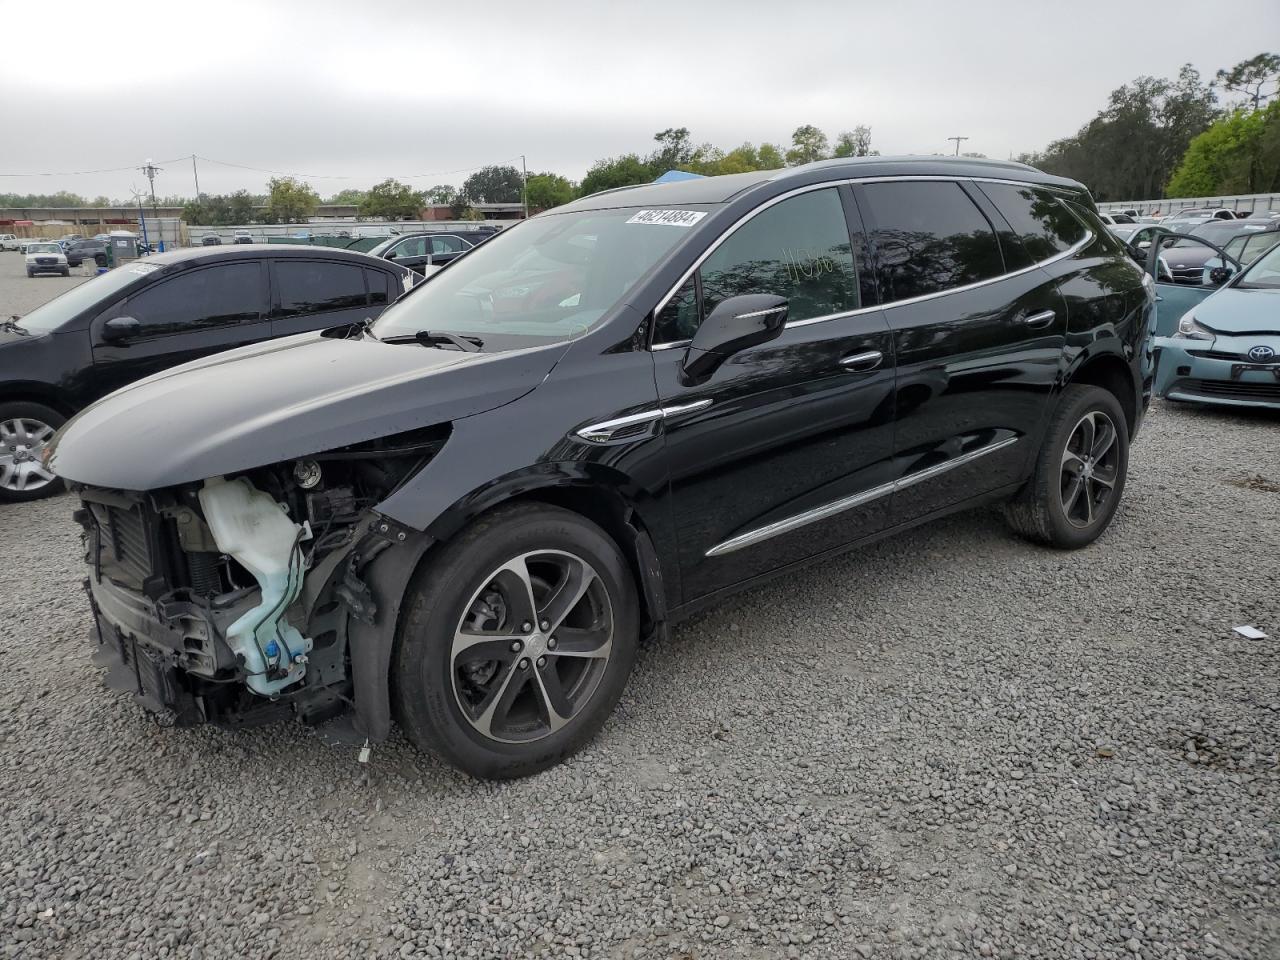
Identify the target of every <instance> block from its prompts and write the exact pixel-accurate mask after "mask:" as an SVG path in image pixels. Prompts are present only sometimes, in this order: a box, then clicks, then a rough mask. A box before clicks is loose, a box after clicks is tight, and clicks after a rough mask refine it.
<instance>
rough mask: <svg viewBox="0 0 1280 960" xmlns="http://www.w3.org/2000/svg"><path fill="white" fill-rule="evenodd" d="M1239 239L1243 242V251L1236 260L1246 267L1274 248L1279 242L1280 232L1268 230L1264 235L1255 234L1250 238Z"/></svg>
mask: <svg viewBox="0 0 1280 960" xmlns="http://www.w3.org/2000/svg"><path fill="white" fill-rule="evenodd" d="M1240 239H1241V240H1243V241H1244V249H1243V251H1242V252H1241V253H1240V254H1239V255H1238V256H1237V257H1236V259H1237V260H1239V261H1240V262H1241V263H1242V264H1244V265H1245V266H1248V265H1249V264H1251V263H1253V261H1255V260H1257V259H1258V258H1259V257H1260V256H1262V255H1263V254H1264V253H1266V252H1267V251H1268V250H1270V249H1271V248H1272V247H1274V246H1275V245H1276V243H1277V242H1280V231H1276V230H1270V231H1268V232H1266V233H1255V234H1254V235H1253V236H1251V237H1241V238H1240Z"/></svg>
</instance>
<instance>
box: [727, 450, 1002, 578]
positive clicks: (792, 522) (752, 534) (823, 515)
mask: <svg viewBox="0 0 1280 960" xmlns="http://www.w3.org/2000/svg"><path fill="white" fill-rule="evenodd" d="M1019 439H1021V438H1020V437H1006V438H1005V439H1003V440H997V441H995V442H994V443H988V444H987V445H986V446H983V447H979V448H978V449H976V450H970V451H969V452H968V453H962V454H961V455H960V456H958V457H952V458H951V459H950V460H944V461H943V462H942V463H939V464H935V465H934V466H932V467H926V468H925V469H924V470H920V471H918V472H916V473H913V474H910V475H908V476H905V477H902V478H900V479H898V480H895V481H893V482H892V483H882V484H881V485H880V486H878V487H872V488H871V489H869V490H863V491H862V492H861V493H855V494H854V495H853V496H850V497H843V498H841V499H839V500H833V501H832V502H831V503H827V504H823V505H822V506H820V507H814V508H813V509H812V510H806V511H805V512H804V513H797V514H796V515H795V516H792V517H787V518H786V519H785V520H777V521H775V522H773V523H770V524H766V525H765V526H763V527H757V528H756V529H754V530H748V531H747V532H746V533H741V534H738V536H736V537H730V538H729V539H728V540H725V541H724V542H723V543H717V544H716V545H715V546H714V547H712V548H711V549H710V550H708V551H707V552H706V556H708V557H721V556H724V555H725V554H726V553H733V552H734V551H735V550H741V549H742V548H743V547H749V546H751V545H752V544H756V543H760V542H761V541H762V540H769V539H771V538H773V537H776V536H779V535H781V534H784V533H790V532H791V531H792V530H798V529H799V528H800V527H805V526H808V525H809V524H811V523H817V522H818V521H819V520H825V519H827V518H828V517H834V516H835V515H836V514H838V513H843V512H844V511H846V510H851V509H853V508H854V507H859V506H861V505H862V504H864V503H870V502H871V501H872V500H878V499H879V498H880V497H884V496H887V495H888V494H891V493H893V492H894V491H896V490H902V489H905V488H906V487H911V486H914V485H915V484H917V483H922V482H924V481H925V480H932V479H933V478H934V477H938V476H941V475H942V474H944V473H947V472H948V471H950V470H954V469H956V468H957V467H963V466H964V465H965V464H968V463H972V462H973V461H974V460H977V459H978V458H980V457H985V456H986V455H987V454H989V453H995V452H996V451H997V450H1003V449H1004V448H1005V447H1008V446H1011V445H1013V444H1015V443H1017V442H1018V440H1019Z"/></svg>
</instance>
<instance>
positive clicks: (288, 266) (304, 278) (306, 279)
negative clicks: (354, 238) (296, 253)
mask: <svg viewBox="0 0 1280 960" xmlns="http://www.w3.org/2000/svg"><path fill="white" fill-rule="evenodd" d="M276 284H277V286H278V287H279V301H280V311H281V313H284V314H288V315H294V314H309V313H324V312H326V311H329V310H350V309H353V308H355V307H363V306H364V305H365V292H364V271H363V270H361V269H360V268H359V267H357V266H355V265H354V264H350V263H326V262H324V261H321V260H277V261H276Z"/></svg>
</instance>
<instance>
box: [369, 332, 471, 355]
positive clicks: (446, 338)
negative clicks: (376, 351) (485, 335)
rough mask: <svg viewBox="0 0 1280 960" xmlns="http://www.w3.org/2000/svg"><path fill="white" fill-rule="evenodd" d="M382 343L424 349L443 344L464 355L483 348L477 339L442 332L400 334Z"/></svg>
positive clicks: (387, 338) (384, 339) (385, 339)
mask: <svg viewBox="0 0 1280 960" xmlns="http://www.w3.org/2000/svg"><path fill="white" fill-rule="evenodd" d="M382 342H383V343H420V344H422V345H423V346H424V347H439V346H442V345H444V344H449V345H450V346H454V347H457V348H458V349H459V350H462V351H464V352H466V353H475V352H476V351H478V350H479V349H480V348H481V347H483V346H484V341H483V340H481V339H480V338H479V337H465V336H462V335H461V334H457V333H446V332H445V331H443V330H419V331H418V332H417V333H409V334H402V335H400V336H396V337H384V338H383V340H382Z"/></svg>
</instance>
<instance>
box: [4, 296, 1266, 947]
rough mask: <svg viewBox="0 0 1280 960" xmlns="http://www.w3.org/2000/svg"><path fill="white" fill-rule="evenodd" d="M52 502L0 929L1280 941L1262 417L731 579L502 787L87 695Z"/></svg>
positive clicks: (16, 727)
mask: <svg viewBox="0 0 1280 960" xmlns="http://www.w3.org/2000/svg"><path fill="white" fill-rule="evenodd" d="M18 283H19V284H22V285H25V284H28V283H31V284H39V285H40V286H42V287H43V286H44V285H45V284H46V283H48V284H49V285H53V284H55V283H60V284H65V283H66V281H60V280H59V281H55V280H49V281H45V280H39V281H27V280H26V278H25V277H23V278H21V280H20V281H18ZM6 290H7V287H4V286H0V305H5V306H9V309H8V311H7V312H21V311H20V310H15V309H14V308H13V307H12V306H11V305H10V304H7V303H5V299H6V298H5V292H6ZM46 295H47V294H46ZM29 307H30V305H28V307H27V308H28V309H29ZM72 507H73V503H72V501H71V500H70V499H69V498H68V497H65V496H63V497H59V498H56V499H53V500H50V501H44V502H40V503H36V504H28V505H23V506H0V610H3V611H4V613H5V616H4V617H3V618H2V619H0V654H2V655H3V662H4V664H5V667H4V669H3V670H0V956H5V957H22V958H24V960H25V958H53V957H58V958H90V957H92V958H95V960H96V958H112V957H120V958H138V960H141V958H151V957H174V958H197V957H199V958H203V960H211V958H215V957H227V958H241V957H277V958H282V960H287V958H299V960H302V958H307V960H310V958H324V957H335V958H365V957H388V958H393V957H411V956H431V957H495V956H529V955H532V956H548V957H550V956H555V957H564V956H573V957H625V958H632V957H646V958H681V960H693V958H698V960H704V958H718V957H727V958H777V957H805V958H808V957H814V958H855V960H856V958H868V957H871V958H903V957H911V958H926V957H928V958H933V957H941V956H978V957H1005V958H1019V960H1021V958H1025V957H1125V958H1135V957H1136V958H1146V957H1178V958H1187V960H1198V958H1202V957H1240V958H1245V957H1249V958H1259V960H1262V958H1267V960H1271V958H1275V957H1277V956H1280V886H1278V885H1280V822H1278V821H1280V680H1278V673H1280V671H1278V669H1277V651H1278V648H1280V641H1278V640H1277V639H1276V638H1277V637H1280V598H1278V597H1277V592H1276V582H1277V577H1276V570H1277V557H1280V418H1277V417H1275V416H1246V415H1236V414H1225V413H1214V412H1209V411H1201V410H1196V409H1189V408H1182V407H1171V406H1159V407H1157V408H1156V409H1155V410H1153V412H1152V415H1151V417H1150V419H1149V421H1148V424H1147V427H1146V431H1145V433H1144V435H1143V437H1142V439H1141V441H1140V443H1139V444H1138V446H1137V447H1136V448H1135V451H1134V456H1133V461H1132V465H1131V475H1130V480H1129V488H1128V490H1127V491H1126V496H1125V501H1124V504H1123V506H1122V508H1121V512H1120V514H1119V516H1118V518H1117V521H1116V523H1115V524H1113V526H1112V528H1111V530H1110V531H1109V532H1108V533H1107V534H1106V536H1105V537H1104V538H1103V539H1102V541H1100V542H1099V543H1097V544H1095V545H1094V546H1092V547H1090V548H1089V549H1087V550H1084V551H1082V552H1079V553H1075V554H1062V553H1055V552H1050V551H1046V550H1041V549H1038V548H1034V547H1030V546H1028V545H1026V544H1023V543H1021V542H1019V541H1017V540H1014V539H1013V538H1012V537H1011V536H1010V535H1009V534H1007V533H1006V532H1005V530H1004V528H1003V525H1002V523H1001V522H1000V520H999V516H998V514H997V513H996V512H993V511H982V512H976V513H972V514H967V515H963V516H959V517H955V518H952V519H950V520H947V521H945V522H942V523H939V524H935V525H933V526H931V527H928V528H924V529H920V530H917V531H914V532H912V533H910V534H908V535H905V536H903V537H900V538H897V539H895V540H892V541H887V542H885V543H882V544H880V545H878V546H876V547H873V548H871V549H868V550H866V551H863V552H861V553H859V554H857V555H854V556H850V557H847V558H844V559H841V560H838V561H834V562H831V563H828V564H825V565H823V566H821V567H819V568H815V569H813V570H811V571H809V572H808V573H806V574H804V575H802V576H797V577H793V578H791V579H789V580H788V581H786V582H777V583H775V584H774V585H772V586H769V587H766V588H762V589H758V590H755V591H753V592H751V593H748V594H745V595H743V596H741V597H739V598H738V599H736V600H734V601H732V602H729V603H726V604H723V605H721V606H720V607H718V608H716V609H714V610H712V611H710V612H708V613H707V614H705V615H703V616H701V617H699V618H698V619H696V620H694V621H692V622H689V623H687V624H685V625H683V626H681V627H680V628H677V629H676V630H675V631H674V635H673V636H672V638H671V639H670V641H669V642H667V643H663V644H658V645H653V646H650V647H648V648H646V649H645V650H644V652H643V653H642V656H641V659H640V662H639V664H638V666H637V669H636V673H635V675H634V676H633V678H632V682H631V685H630V687H629V690H628V693H627V694H626V696H625V697H624V699H623V702H622V704H621V706H620V708H619V710H618V712H617V714H616V715H615V716H614V718H613V719H612V720H611V721H610V722H609V723H608V725H607V726H606V728H605V730H604V732H603V734H602V735H601V736H600V738H599V739H598V740H597V741H596V742H595V743H594V744H593V745H592V746H591V747H589V748H588V749H587V750H586V751H584V752H583V753H582V754H580V755H579V756H578V757H576V758H574V759H573V760H572V761H570V762H568V763H566V764H564V765H563V766H561V767H558V768H556V769H554V770H551V771H549V772H547V773H544V774H541V775H539V776H537V777H534V778H531V779H529V780H525V781H521V782H517V783H509V784H503V785H493V784H485V783H476V782H472V781H469V780H466V779H464V778H462V777H461V776H460V775H458V774H456V773H454V772H453V771H451V770H449V769H447V768H444V767H442V766H440V765H438V764H436V763H435V762H433V761H431V760H429V759H426V758H424V757H422V756H420V755H419V754H417V753H416V752H415V751H414V750H413V749H412V748H411V747H410V746H409V745H408V744H407V743H406V742H405V741H404V739H403V738H402V737H400V736H399V735H397V736H396V737H395V738H394V739H393V740H392V741H391V742H390V743H388V744H386V745H384V746H382V747H379V748H377V749H375V750H374V751H373V756H372V760H371V762H370V763H368V764H367V765H361V764H359V763H357V762H356V751H355V749H354V748H351V747H346V746H333V745H330V744H328V743H326V742H325V740H324V739H323V737H322V736H321V735H319V734H317V733H315V732H313V731H309V730H306V729H304V728H301V727H298V726H296V725H292V724H290V725H277V726H272V727H267V728H260V729H256V730H250V731H242V732H237V733H228V732H222V731H219V730H215V729H209V728H199V729H194V730H177V729H173V728H170V727H167V726H165V725H163V724H160V723H156V722H154V721H153V720H151V719H149V718H148V717H147V716H146V715H145V714H144V713H142V712H141V711H140V710H139V709H137V708H136V707H134V706H133V705H132V703H131V702H130V701H129V699H128V698H125V697H121V696H117V695H114V694H110V693H108V692H107V691H105V690H104V689H103V688H102V687H101V686H100V685H99V679H98V671H97V670H96V669H95V668H93V667H92V666H91V665H90V663H89V649H88V646H87V641H86V636H87V631H88V628H89V618H88V615H87V607H86V601H85V599H84V596H83V593H82V591H81V588H80V585H79V584H80V580H81V576H82V574H81V566H80V562H79V559H78V557H79V549H80V548H79V536H78V532H77V531H78V528H76V527H75V526H74V525H73V523H72V522H71V520H70V519H69V513H70V511H71V509H72ZM1237 624H1256V625H1257V626H1258V627H1260V628H1262V629H1264V630H1266V631H1267V632H1268V633H1270V634H1271V635H1272V639H1267V640H1245V639H1243V638H1241V637H1239V636H1237V635H1235V634H1233V633H1232V632H1231V627H1233V626H1235V625H1237Z"/></svg>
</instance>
